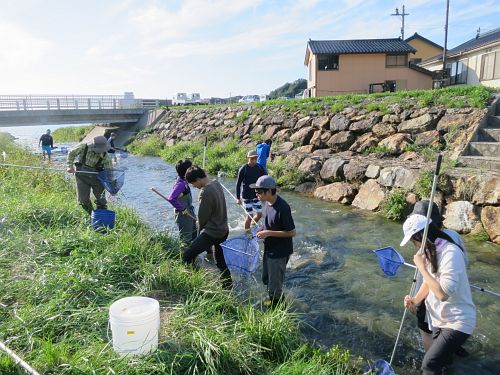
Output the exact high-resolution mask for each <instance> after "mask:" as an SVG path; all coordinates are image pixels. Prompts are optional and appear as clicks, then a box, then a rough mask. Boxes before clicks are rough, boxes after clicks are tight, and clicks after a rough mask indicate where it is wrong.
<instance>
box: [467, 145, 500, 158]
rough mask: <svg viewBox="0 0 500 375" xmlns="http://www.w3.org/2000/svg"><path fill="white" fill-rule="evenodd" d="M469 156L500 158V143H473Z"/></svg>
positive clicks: (470, 146)
mask: <svg viewBox="0 0 500 375" xmlns="http://www.w3.org/2000/svg"><path fill="white" fill-rule="evenodd" d="M468 155H470V156H489V157H497V158H498V157H500V142H471V143H470V144H469V153H468Z"/></svg>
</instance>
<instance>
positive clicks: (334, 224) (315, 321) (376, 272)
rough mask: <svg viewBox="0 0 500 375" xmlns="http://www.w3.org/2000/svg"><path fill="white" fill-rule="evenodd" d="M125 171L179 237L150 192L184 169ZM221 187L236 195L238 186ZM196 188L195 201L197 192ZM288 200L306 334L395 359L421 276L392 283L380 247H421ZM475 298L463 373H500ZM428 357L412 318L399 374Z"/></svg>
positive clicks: (239, 216) (125, 196) (474, 264)
mask: <svg viewBox="0 0 500 375" xmlns="http://www.w3.org/2000/svg"><path fill="white" fill-rule="evenodd" d="M17 129H19V128H17ZM42 133H43V131H42ZM42 133H40V134H42ZM36 136H37V137H39V134H36ZM37 139H38V138H35V140H37ZM120 164H121V166H122V167H124V168H125V169H126V181H125V185H124V187H123V189H122V193H120V195H119V197H118V199H119V200H120V201H121V202H122V203H123V204H126V205H127V206H129V207H131V208H134V209H136V210H137V212H138V213H139V214H140V215H141V216H142V217H143V219H144V220H145V221H146V222H147V223H149V224H150V225H151V226H154V227H155V228H157V229H160V230H167V231H171V232H172V233H176V226H175V223H174V219H173V209H172V208H171V206H170V204H169V203H168V202H166V201H164V200H163V199H162V198H160V197H159V196H158V195H156V194H154V193H153V192H151V191H150V188H151V187H156V188H158V189H159V190H160V191H161V192H163V193H164V194H168V192H169V190H170V188H171V186H172V185H173V183H174V180H175V178H176V172H175V169H174V168H173V167H172V166H170V165H168V164H166V163H165V162H163V161H162V160H160V159H158V158H152V157H144V158H138V157H134V156H130V157H129V158H127V159H123V160H121V161H120ZM221 182H222V183H224V184H225V186H226V187H228V188H229V189H230V190H232V191H234V180H230V179H222V180H221ZM192 191H193V195H194V199H195V202H196V199H197V198H196V197H197V194H198V191H197V189H194V188H193V189H192ZM282 195H283V196H284V198H285V199H286V200H287V201H288V202H289V204H290V206H291V207H292V211H293V215H294V220H295V224H296V226H297V237H296V238H295V239H294V249H295V252H294V254H293V256H292V258H291V261H290V264H289V266H290V267H289V270H288V271H287V280H286V286H287V293H288V294H289V295H290V296H292V297H293V299H294V303H293V308H294V309H295V310H296V311H297V312H299V313H301V315H300V316H301V321H302V322H303V325H302V326H303V332H304V334H305V335H306V336H307V337H308V338H309V339H310V340H314V341H315V342H316V343H318V344H320V345H323V346H325V347H329V346H331V345H333V344H336V343H338V344H341V345H343V346H345V347H348V348H349V349H350V350H351V352H352V354H353V355H355V356H357V355H361V356H363V357H364V358H367V359H369V360H372V361H373V360H376V359H378V358H385V359H387V360H388V359H389V357H390V354H391V352H392V348H393V345H394V341H395V338H396V334H397V330H398V328H399V322H400V320H401V316H402V314H403V304H402V301H403V297H404V295H406V294H407V293H408V292H409V289H410V286H411V279H412V277H413V272H414V271H413V269H409V268H408V267H401V268H400V270H399V272H398V275H397V276H395V277H393V278H388V277H385V276H384V275H383V274H382V272H381V271H380V269H379V266H378V263H377V260H376V257H375V256H374V255H373V254H372V252H371V250H373V249H377V248H380V247H384V246H393V247H395V248H396V249H398V250H399V251H400V252H401V254H402V255H403V256H404V257H405V259H406V260H408V261H410V262H411V259H412V256H413V253H414V252H415V249H413V248H412V247H411V246H406V247H404V248H401V249H399V248H398V246H397V245H398V244H399V242H400V240H401V234H402V230H401V225H400V224H397V223H392V222H389V221H387V220H385V219H383V218H380V217H379V216H377V215H374V214H372V213H369V212H365V211H361V210H357V209H353V208H351V207H346V206H342V205H339V204H333V203H327V202H322V201H319V200H316V199H312V198H306V197H303V196H300V195H297V194H293V193H283V194H282ZM226 199H227V206H228V210H229V212H228V215H229V221H230V228H231V235H238V234H240V233H241V231H242V221H243V213H242V211H241V208H239V207H237V206H236V204H233V203H232V198H231V197H230V196H229V195H227V196H226ZM466 245H467V247H468V250H469V258H470V269H469V278H470V281H471V283H473V284H477V285H481V286H483V287H485V288H488V289H492V290H495V291H499V290H500V278H499V277H498V271H497V266H498V264H500V248H499V247H498V246H496V245H492V244H490V243H478V242H466ZM259 279H260V269H258V270H257V272H256V274H255V279H246V280H245V279H244V280H239V281H240V283H243V284H244V285H245V286H246V287H247V292H246V295H247V296H248V295H250V296H253V298H255V299H258V298H259V297H260V296H263V295H264V294H265V293H264V289H263V287H262V284H261V283H260V281H259ZM248 289H249V290H250V292H248ZM473 298H474V302H475V303H476V306H477V312H478V326H477V328H476V331H475V332H474V334H473V336H472V337H471V338H469V340H468V342H467V343H466V345H465V347H466V349H467V350H468V351H469V353H470V356H469V357H468V358H465V359H458V360H456V372H455V373H456V374H499V373H500V351H499V350H498V348H500V328H499V325H498V322H499V316H500V314H499V313H500V304H499V302H500V301H499V299H498V298H497V297H494V296H491V295H488V294H486V293H481V292H477V291H473ZM422 353H423V350H422V347H421V344H420V338H419V335H418V332H417V329H416V325H415V318H414V317H413V316H412V315H409V316H407V319H406V323H405V326H404V329H403V333H402V336H401V339H400V345H399V346H398V349H397V352H396V358H395V368H396V371H397V372H398V373H399V374H418V373H419V371H417V370H415V368H418V367H419V366H420V363H421V360H422V355H423V354H422Z"/></svg>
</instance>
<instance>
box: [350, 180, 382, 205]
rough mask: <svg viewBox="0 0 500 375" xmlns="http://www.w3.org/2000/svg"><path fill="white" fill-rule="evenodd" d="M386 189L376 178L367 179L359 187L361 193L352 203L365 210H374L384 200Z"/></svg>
mask: <svg viewBox="0 0 500 375" xmlns="http://www.w3.org/2000/svg"><path fill="white" fill-rule="evenodd" d="M384 197H385V193H384V189H382V187H381V186H380V185H379V184H378V183H377V181H375V180H368V181H366V182H365V183H364V184H363V185H361V187H360V188H359V193H358V194H357V195H356V197H355V198H354V200H353V201H352V205H353V206H355V207H358V208H361V209H363V210H370V211H374V210H376V209H378V208H379V207H380V204H381V203H382V201H383V200H384Z"/></svg>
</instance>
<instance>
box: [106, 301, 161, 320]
mask: <svg viewBox="0 0 500 375" xmlns="http://www.w3.org/2000/svg"><path fill="white" fill-rule="evenodd" d="M159 313H160V304H159V303H158V301H157V300H155V299H153V298H148V297H138V296H137V297H125V298H122V299H119V300H118V301H115V302H113V304H112V305H111V306H110V308H109V317H110V318H114V319H117V320H121V321H137V320H141V319H146V318H148V317H149V316H151V315H152V314H159Z"/></svg>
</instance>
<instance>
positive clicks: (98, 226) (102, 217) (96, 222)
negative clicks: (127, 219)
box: [90, 209, 116, 231]
mask: <svg viewBox="0 0 500 375" xmlns="http://www.w3.org/2000/svg"><path fill="white" fill-rule="evenodd" d="M115 217H116V213H115V211H111V210H103V209H98V210H93V211H92V214H91V215H90V225H91V226H92V228H94V229H95V230H100V231H102V230H106V229H113V228H114V227H115Z"/></svg>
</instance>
